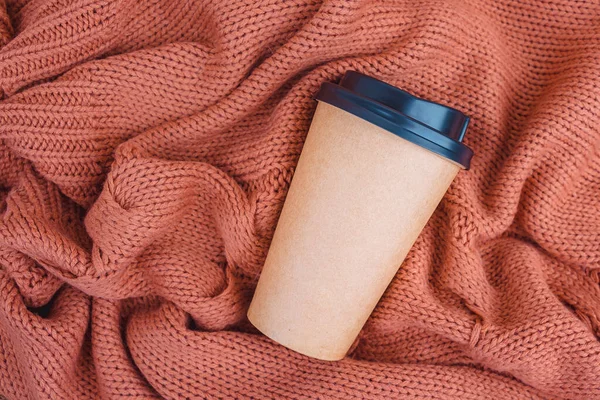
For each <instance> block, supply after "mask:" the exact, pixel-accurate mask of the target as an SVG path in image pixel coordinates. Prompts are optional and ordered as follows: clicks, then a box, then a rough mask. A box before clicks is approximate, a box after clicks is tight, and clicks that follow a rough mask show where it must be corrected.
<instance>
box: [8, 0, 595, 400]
mask: <svg viewBox="0 0 600 400" xmlns="http://www.w3.org/2000/svg"><path fill="white" fill-rule="evenodd" d="M349 69H354V70H358V71H360V72H363V73H366V74H368V75H372V76H374V77H377V78H380V79H383V80H385V81H387V82H389V83H391V84H394V85H397V86H399V87H401V88H403V89H406V90H408V91H410V92H413V93H415V94H417V95H420V96H422V97H424V98H427V99H430V100H433V101H437V102H441V103H444V104H447V105H450V106H453V107H456V108H458V109H460V110H462V111H464V112H465V113H466V114H468V115H470V116H471V117H472V123H471V127H470V128H469V131H468V133H467V137H466V144H467V145H468V146H470V147H471V148H473V150H474V151H475V154H476V156H475V158H474V159H473V164H472V169H471V170H470V171H468V172H461V173H459V176H458V177H457V179H456V180H455V181H454V183H453V184H452V186H451V187H450V189H449V191H448V193H447V195H446V196H445V197H444V200H443V201H442V203H441V204H440V206H439V207H438V209H437V210H436V212H435V214H434V216H433V217H432V219H431V221H430V223H429V224H428V225H427V227H426V228H425V230H424V231H423V233H422V234H421V236H420V237H419V239H418V241H417V242H416V244H415V246H414V248H413V249H412V251H411V253H410V255H409V256H408V258H407V259H406V261H405V263H404V264H403V265H402V268H401V269H400V270H399V272H398V274H397V275H396V277H395V279H394V281H393V282H392V284H391V285H390V287H389V289H388V290H387V292H386V294H385V295H384V297H383V299H382V301H381V302H380V304H379V305H378V307H377V308H376V310H375V312H374V314H373V315H372V317H371V319H370V320H369V321H368V323H367V325H366V326H365V328H364V329H363V331H362V333H361V335H360V336H359V338H358V340H357V342H356V344H355V346H354V347H353V349H352V351H351V353H350V354H349V356H348V357H347V358H346V359H344V360H342V361H340V362H322V361H317V360H313V359H309V358H307V357H304V356H301V355H299V354H296V353H294V352H292V351H290V350H287V349H285V348H284V347H282V346H279V345H277V344H275V343H273V342H272V341H270V340H269V339H267V338H265V337H264V336H262V335H260V334H259V333H258V332H257V331H256V330H255V329H254V328H252V327H251V326H250V324H249V323H248V321H247V320H246V317H245V313H246V310H247V307H248V304H249V301H250V298H251V296H252V292H253V290H254V287H255V285H256V282H257V279H258V276H259V274H260V271H261V267H262V264H263V262H264V259H265V255H266V252H267V250H268V246H269V242H270V240H271V237H272V235H273V231H274V228H275V224H276V221H277V217H278V214H279V212H280V210H281V207H282V204H283V201H284V198H285V194H286V191H287V188H288V186H289V183H290V181H291V179H292V176H293V171H294V166H295V163H296V161H297V159H298V156H299V154H300V151H301V149H302V144H303V141H304V138H305V135H306V132H307V129H308V127H309V124H310V119H311V116H312V113H313V112H314V109H315V106H316V103H315V101H314V100H313V95H314V94H315V92H316V90H317V89H318V87H319V85H320V84H321V83H322V82H324V81H335V80H336V79H339V78H340V76H341V75H342V74H343V73H344V72H345V71H346V70H349ZM0 95H1V97H2V100H1V101H0V213H1V216H2V218H1V219H0V395H1V396H0V397H2V396H4V397H6V398H7V399H11V400H13V399H16V400H24V399H97V398H102V399H118V398H122V397H128V398H135V399H158V398H166V399H186V398H188V399H196V398H198V399H201V398H208V399H213V398H239V399H245V398H255V399H267V398H320V399H326V398H339V399H361V398H368V399H390V398H438V399H439V398H460V399H479V398H487V399H517V398H519V399H522V398H523V399H524V398H528V399H548V398H569V399H599V398H600V343H599V341H598V338H599V335H600V285H599V281H600V272H599V271H600V118H599V115H598V114H599V112H598V110H600V3H599V2H597V1H589V0H570V1H559V0H548V1H536V0H529V1H525V0H496V1H487V0H398V1H373V0H364V1H358V0H332V1H319V0H286V1H280V0H252V1H243V0H227V1H214V0H206V1H203V0H198V1H174V0H150V1H141V0H138V1H134V0H6V1H4V0H2V1H0ZM348 234H352V232H349V233H348Z"/></svg>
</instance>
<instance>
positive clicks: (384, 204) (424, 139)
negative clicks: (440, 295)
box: [248, 71, 473, 360]
mask: <svg viewBox="0 0 600 400" xmlns="http://www.w3.org/2000/svg"><path fill="white" fill-rule="evenodd" d="M316 97H317V100H319V103H318V105H317V109H316V111H315V114H314V117H313V120H312V124H311V127H310V130H309V132H308V135H307V137H306V142H305V144H304V148H303V150H302V154H301V156H300V159H299V161H298V165H297V168H296V172H295V174H294V177H293V180H292V183H291V185H290V188H289V191H288V194H287V197H286V200H285V204H284V206H283V209H282V212H281V216H280V218H279V222H278V224H277V228H276V230H275V234H274V236H273V241H272V243H271V247H270V249H269V253H268V256H267V259H266V261H265V265H264V268H263V271H262V274H261V277H260V279H259V282H258V286H257V288H256V292H255V294H254V298H253V299H252V303H251V305H250V308H249V310H248V318H249V320H250V322H251V323H252V324H253V325H254V326H256V327H257V328H258V329H259V330H260V331H261V332H263V333H264V334H265V335H266V336H268V337H270V338H271V339H273V340H275V341H276V342H278V343H280V344H282V345H284V346H286V347H288V348H290V349H292V350H295V351H297V352H299V353H302V354H305V355H308V356H311V357H314V358H318V359H322V360H339V359H342V358H343V357H344V356H345V355H346V353H347V352H348V349H349V348H350V346H351V345H352V343H353V342H354V340H355V339H356V337H357V335H358V333H359V332H360V330H361V329H362V327H363V325H364V324H365V322H366V320H367V318H368V317H369V315H370V314H371V312H372V311H373V309H374V308H375V306H376V304H377V302H378V301H379V299H380V298H381V296H382V295H383V293H384V291H385V289H386V288H387V286H388V285H389V283H390V282H391V280H392V278H393V277H394V275H395V274H396V272H397V271H398V268H399V267H400V265H401V264H402V262H403V260H404V258H405V257H406V255H407V253H408V252H409V250H410V248H411V246H412V245H413V243H414V242H415V240H416V239H417V237H418V235H419V233H420V232H421V230H422V229H423V227H424V226H425V224H426V223H427V221H428V220H429V218H430V217H431V214H432V213H433V211H434V210H435V208H436V207H437V205H438V204H439V202H440V200H441V199H442V197H443V196H444V194H445V192H446V190H447V189H448V187H449V186H450V183H451V182H452V180H453V179H454V177H455V176H456V174H457V173H458V171H459V170H460V169H468V168H469V164H470V160H471V157H472V156H473V152H472V151H471V150H470V149H469V148H468V147H466V146H465V145H464V144H462V139H463V137H464V134H465V131H466V129H467V125H468V123H469V118H468V117H466V116H465V115H464V114H462V113H461V112H459V111H457V110H454V109H452V108H449V107H445V106H443V105H440V104H436V103H432V102H429V101H426V100H422V99H418V98H416V97H414V96H412V95H410V94H408V93H406V92H404V91H402V90H400V89H398V88H395V87H393V86H390V85H388V84H386V83H384V82H381V81H379V80H376V79H374V78H371V77H368V76H365V75H362V74H359V73H357V72H354V71H349V72H347V73H346V74H345V75H344V78H343V79H342V81H341V82H340V84H339V85H335V84H332V83H324V84H323V85H322V87H321V90H320V91H319V93H318V94H317V96H316Z"/></svg>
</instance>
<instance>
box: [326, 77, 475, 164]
mask: <svg viewBox="0 0 600 400" xmlns="http://www.w3.org/2000/svg"><path fill="white" fill-rule="evenodd" d="M315 98H316V99H317V100H319V101H323V102H325V103H328V104H331V105H333V106H335V107H337V108H339V109H342V110H344V111H346V112H349V113H350V114H353V115H355V116H357V117H359V118H361V119H364V120H366V121H368V122H370V123H372V124H374V125H376V126H379V127H380V128H382V129H385V130H386V131H388V132H391V133H392V134H394V135H396V136H398V137H401V138H403V139H405V140H408V141H409V142H412V143H414V144H416V145H418V146H420V147H423V148H425V149H427V150H429V151H432V152H433V153H436V154H438V155H440V156H442V157H444V158H446V159H448V160H450V161H453V162H455V163H457V164H459V165H460V166H461V167H462V168H463V169H467V170H468V169H469V167H470V161H471V158H472V156H473V151H472V150H471V149H470V148H469V147H467V146H465V145H464V144H463V143H461V142H458V141H456V140H455V139H453V138H451V137H448V136H446V135H444V134H443V133H441V132H439V131H437V130H435V129H433V128H432V127H430V126H428V125H425V124H424V123H422V122H420V121H418V120H416V119H415V118H412V117H410V116H407V115H405V114H402V113H400V112H399V111H397V110H395V109H393V108H391V107H388V106H386V105H384V104H381V103H379V102H377V101H375V100H373V99H371V98H368V97H363V96H360V95H359V94H356V93H355V92H353V91H350V90H349V89H347V88H344V87H342V86H339V85H336V84H333V83H330V82H325V83H323V85H321V89H320V90H319V92H318V93H317V95H316V96H315ZM467 118H468V117H467Z"/></svg>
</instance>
